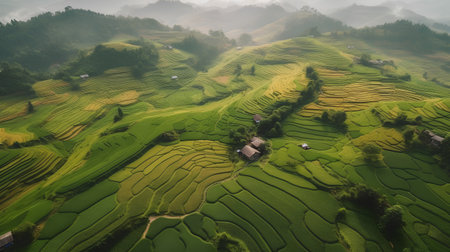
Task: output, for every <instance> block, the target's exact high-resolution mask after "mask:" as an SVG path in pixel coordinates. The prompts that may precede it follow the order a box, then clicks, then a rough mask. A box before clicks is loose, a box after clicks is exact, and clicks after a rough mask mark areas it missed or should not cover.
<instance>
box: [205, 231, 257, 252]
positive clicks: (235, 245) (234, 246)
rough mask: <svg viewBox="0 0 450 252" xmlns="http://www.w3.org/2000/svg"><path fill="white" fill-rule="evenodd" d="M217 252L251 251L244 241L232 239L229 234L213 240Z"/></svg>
mask: <svg viewBox="0 0 450 252" xmlns="http://www.w3.org/2000/svg"><path fill="white" fill-rule="evenodd" d="M213 242H214V245H215V247H216V248H217V251H219V252H225V251H233V252H244V251H249V250H248V248H247V246H246V245H245V243H243V242H242V241H240V240H238V239H235V238H233V237H231V236H230V235H229V234H227V233H220V234H217V236H216V237H215V238H214V240H213Z"/></svg>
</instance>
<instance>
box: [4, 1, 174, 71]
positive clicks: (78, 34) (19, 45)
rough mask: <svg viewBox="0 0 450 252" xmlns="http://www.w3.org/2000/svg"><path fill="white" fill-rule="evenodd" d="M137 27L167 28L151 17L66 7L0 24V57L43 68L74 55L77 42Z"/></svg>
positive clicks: (131, 31)
mask: <svg viewBox="0 0 450 252" xmlns="http://www.w3.org/2000/svg"><path fill="white" fill-rule="evenodd" d="M140 29H148V30H158V31H164V30H168V28H166V27H164V26H163V25H161V24H159V23H158V22H157V21H156V20H154V19H134V18H123V17H114V16H107V15H102V14H98V13H94V12H91V11H86V10H79V9H72V8H70V7H67V8H65V10H64V11H62V12H56V13H50V12H47V13H44V14H41V15H39V16H37V17H33V18H31V19H30V20H29V21H27V22H22V21H16V20H12V21H11V22H10V23H7V24H5V25H2V26H0V37H1V38H2V39H1V40H0V58H2V59H4V60H8V61H11V62H17V63H19V64H21V65H23V66H24V67H26V68H28V69H32V70H34V71H44V70H47V69H48V68H49V67H50V66H51V65H53V64H62V63H64V62H65V61H67V60H68V59H70V58H72V57H74V56H76V55H77V49H78V48H79V47H81V46H85V45H86V44H87V45H90V46H92V45H95V44H98V43H102V42H105V41H108V40H110V39H112V38H113V37H114V36H117V35H121V34H127V35H131V36H136V35H137V34H138V31H139V30H140ZM49 38H51V39H49Z"/></svg>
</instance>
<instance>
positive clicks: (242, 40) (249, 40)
mask: <svg viewBox="0 0 450 252" xmlns="http://www.w3.org/2000/svg"><path fill="white" fill-rule="evenodd" d="M238 44H239V45H241V46H246V45H251V44H253V37H252V35H250V34H248V33H242V34H241V36H239V39H238Z"/></svg>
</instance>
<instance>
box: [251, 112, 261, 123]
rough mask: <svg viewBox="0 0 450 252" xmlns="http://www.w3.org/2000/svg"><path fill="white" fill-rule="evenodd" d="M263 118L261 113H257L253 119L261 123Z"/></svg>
mask: <svg viewBox="0 0 450 252" xmlns="http://www.w3.org/2000/svg"><path fill="white" fill-rule="evenodd" d="M262 119H263V118H262V116H261V115H258V114H256V115H254V116H253V121H255V123H260V122H261V121H262Z"/></svg>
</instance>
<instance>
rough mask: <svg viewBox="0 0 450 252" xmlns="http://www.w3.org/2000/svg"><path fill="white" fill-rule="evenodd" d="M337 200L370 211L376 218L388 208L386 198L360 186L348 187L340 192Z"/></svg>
mask: <svg viewBox="0 0 450 252" xmlns="http://www.w3.org/2000/svg"><path fill="white" fill-rule="evenodd" d="M337 198H338V199H339V200H348V201H351V202H353V203H355V204H357V205H359V206H360V207H363V208H366V209H368V210H370V211H372V212H373V213H375V214H376V215H377V216H382V215H383V214H384V212H385V210H386V209H387V208H388V207H389V203H388V202H387V200H386V196H384V195H382V194H380V193H379V192H377V191H375V190H373V189H371V188H369V187H367V186H366V185H362V184H359V185H353V186H351V187H348V188H347V189H345V190H344V191H342V192H340V193H339V194H338V196H337Z"/></svg>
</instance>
